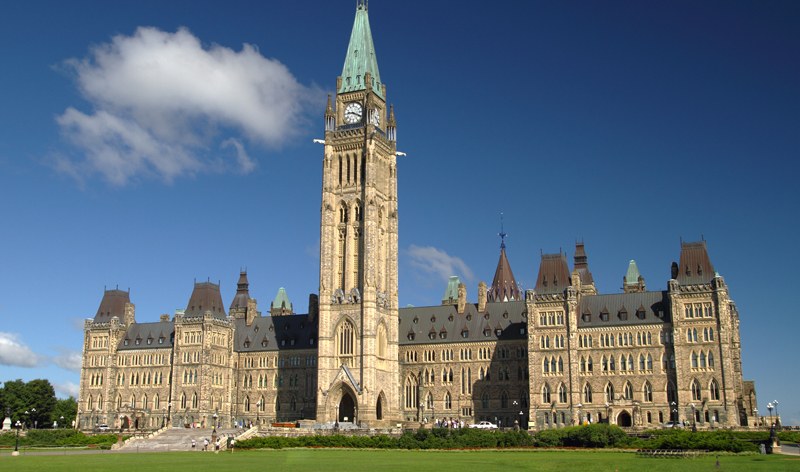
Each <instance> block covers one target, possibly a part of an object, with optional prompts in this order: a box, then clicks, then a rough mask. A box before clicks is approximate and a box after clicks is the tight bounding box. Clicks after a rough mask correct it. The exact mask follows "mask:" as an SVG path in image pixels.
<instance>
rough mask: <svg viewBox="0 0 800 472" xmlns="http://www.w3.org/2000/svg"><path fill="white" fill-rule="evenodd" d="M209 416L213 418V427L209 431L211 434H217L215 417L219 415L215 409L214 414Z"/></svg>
mask: <svg viewBox="0 0 800 472" xmlns="http://www.w3.org/2000/svg"><path fill="white" fill-rule="evenodd" d="M211 417H212V418H214V427H213V431H211V434H217V418H218V417H219V415H218V414H217V412H216V411H215V412H214V414H213V415H212V416H211Z"/></svg>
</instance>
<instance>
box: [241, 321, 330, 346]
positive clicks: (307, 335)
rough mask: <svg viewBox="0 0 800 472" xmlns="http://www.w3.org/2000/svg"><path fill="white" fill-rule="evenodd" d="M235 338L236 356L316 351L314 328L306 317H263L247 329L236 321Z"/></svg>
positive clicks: (315, 327)
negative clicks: (304, 350)
mask: <svg viewBox="0 0 800 472" xmlns="http://www.w3.org/2000/svg"><path fill="white" fill-rule="evenodd" d="M234 322H235V323H236V330H235V334H234V340H233V342H234V350H235V351H236V352H255V351H282V350H289V349H316V347H317V345H316V338H317V326H316V325H315V324H314V323H313V322H312V321H311V320H309V318H308V315H289V316H263V317H261V316H260V317H256V318H255V319H253V321H252V324H250V325H249V326H248V325H247V322H246V321H245V320H244V319H237V320H235V321H234Z"/></svg>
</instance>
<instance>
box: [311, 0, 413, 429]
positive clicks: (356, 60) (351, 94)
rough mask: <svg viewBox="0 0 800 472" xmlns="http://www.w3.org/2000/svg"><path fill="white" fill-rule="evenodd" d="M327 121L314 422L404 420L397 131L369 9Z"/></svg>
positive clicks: (363, 7) (363, 12)
mask: <svg viewBox="0 0 800 472" xmlns="http://www.w3.org/2000/svg"><path fill="white" fill-rule="evenodd" d="M334 103H335V108H332V107H331V105H329V106H328V107H327V110H326V113H325V152H324V156H323V162H322V207H321V224H320V281H319V295H320V298H319V341H318V354H319V355H318V358H319V360H318V366H317V371H318V374H317V375H318V377H317V384H318V385H317V386H318V395H317V420H318V421H320V422H326V421H337V420H338V421H339V422H343V421H355V422H359V423H361V424H365V425H381V424H383V425H388V424H392V423H393V422H396V421H397V420H398V419H399V418H400V402H399V388H398V385H399V364H398V341H397V333H398V313H397V308H398V301H397V171H396V164H397V162H396V155H395V154H396V147H395V139H394V137H395V136H396V131H395V130H396V128H395V127H396V123H395V119H394V115H393V114H392V115H391V117H390V120H388V121H387V105H386V85H385V84H384V83H383V82H382V81H381V77H380V72H379V71H378V62H377V58H376V54H375V47H374V44H373V41H372V32H371V30H370V25H369V15H368V13H367V4H366V2H363V1H361V2H359V3H358V5H357V7H356V14H355V20H354V22H353V29H352V32H351V34H350V42H349V44H348V47H347V54H346V56H345V61H344V67H343V68H342V75H341V76H340V77H338V78H337V81H336V98H335V100H334Z"/></svg>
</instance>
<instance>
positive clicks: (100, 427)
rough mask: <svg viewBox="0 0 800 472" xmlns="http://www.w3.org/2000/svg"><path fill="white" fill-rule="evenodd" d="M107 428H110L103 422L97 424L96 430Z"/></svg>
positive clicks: (105, 429)
mask: <svg viewBox="0 0 800 472" xmlns="http://www.w3.org/2000/svg"><path fill="white" fill-rule="evenodd" d="M109 429H111V428H109V427H108V425H107V424H105V423H103V424H99V425H97V430H98V431H108V430H109Z"/></svg>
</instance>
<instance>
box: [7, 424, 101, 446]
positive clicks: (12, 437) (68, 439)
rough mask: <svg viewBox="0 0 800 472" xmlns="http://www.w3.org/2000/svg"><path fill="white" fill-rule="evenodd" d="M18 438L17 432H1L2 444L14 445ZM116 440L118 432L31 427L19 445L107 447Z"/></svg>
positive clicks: (20, 438) (20, 439) (21, 438)
mask: <svg viewBox="0 0 800 472" xmlns="http://www.w3.org/2000/svg"><path fill="white" fill-rule="evenodd" d="M16 440H17V438H16V433H15V432H12V433H3V434H0V446H6V447H13V446H14V444H15V442H16ZM115 442H117V435H116V434H96V435H91V436H89V435H86V434H83V433H82V432H80V431H75V430H74V429H31V430H28V431H27V432H26V434H25V435H23V436H20V437H19V445H20V446H25V447H48V446H95V447H98V448H101V449H105V448H110V447H111V445H112V444H114V443H115Z"/></svg>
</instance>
